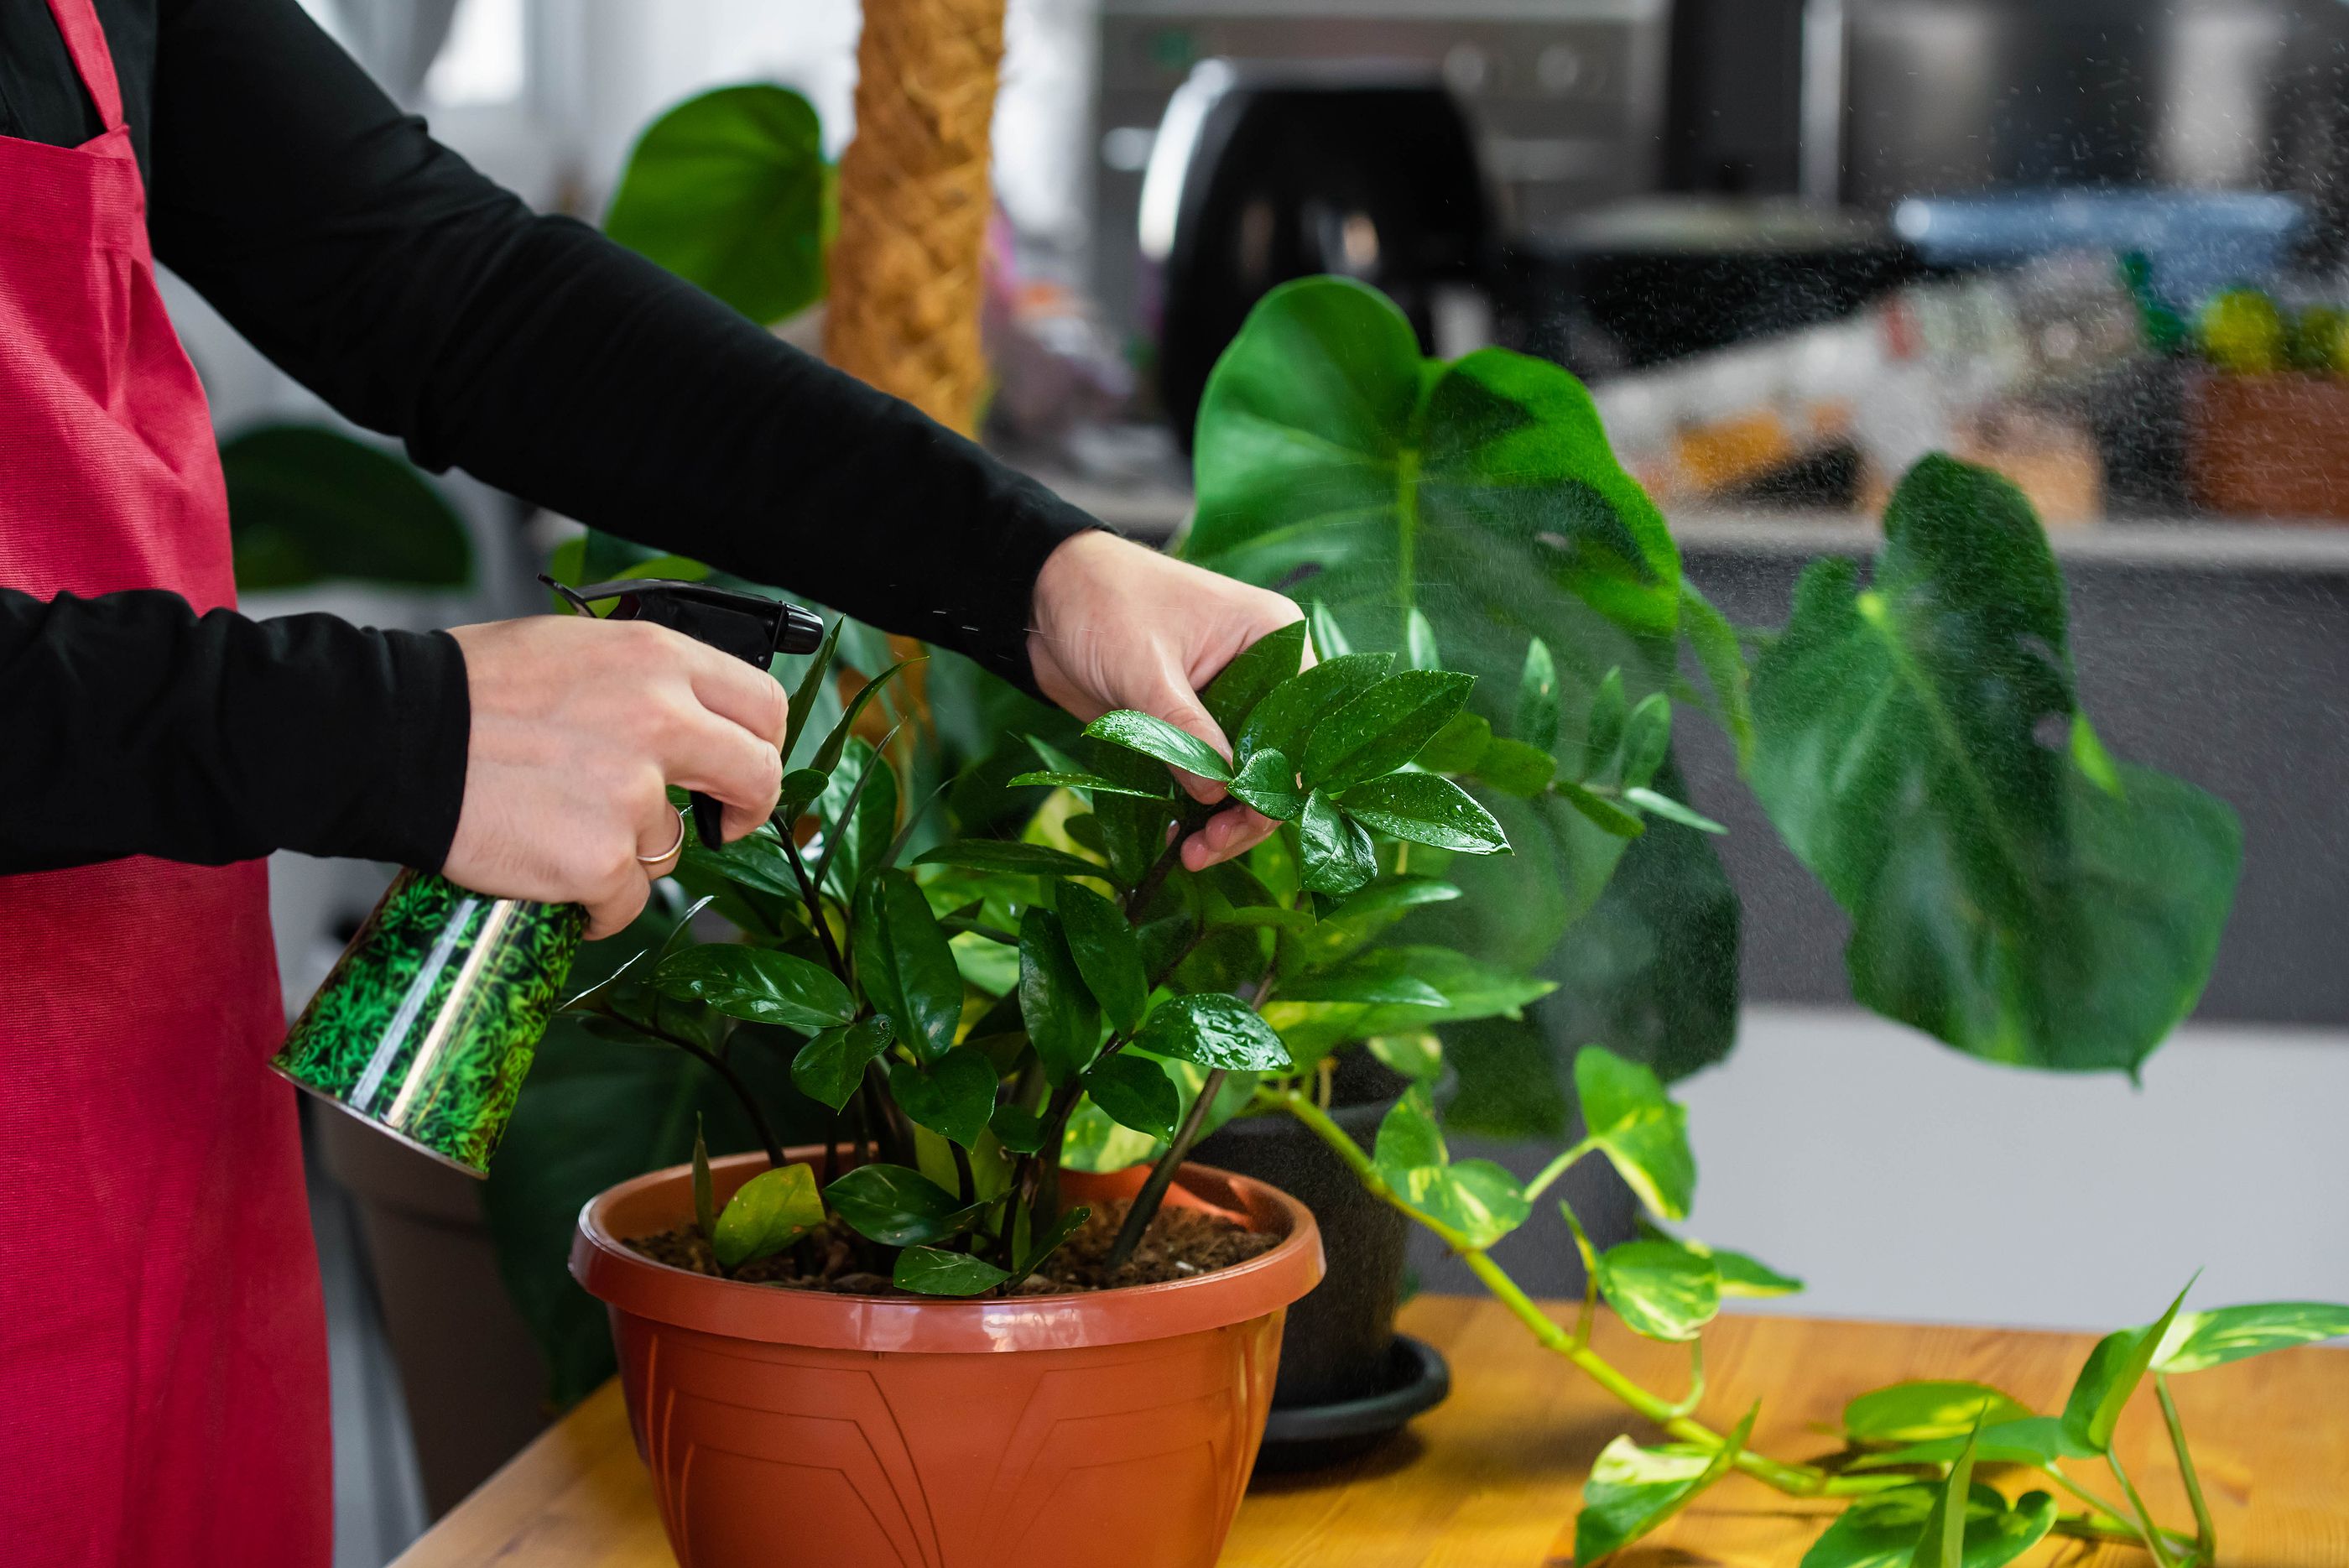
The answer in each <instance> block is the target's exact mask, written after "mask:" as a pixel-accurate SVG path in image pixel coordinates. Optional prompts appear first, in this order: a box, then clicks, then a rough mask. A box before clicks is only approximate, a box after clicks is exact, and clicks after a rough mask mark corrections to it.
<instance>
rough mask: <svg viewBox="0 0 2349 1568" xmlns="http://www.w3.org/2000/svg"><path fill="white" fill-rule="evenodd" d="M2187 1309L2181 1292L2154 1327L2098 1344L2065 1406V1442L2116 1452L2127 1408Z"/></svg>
mask: <svg viewBox="0 0 2349 1568" xmlns="http://www.w3.org/2000/svg"><path fill="white" fill-rule="evenodd" d="M2193 1288H2194V1287H2193V1282H2192V1281H2190V1280H2189V1281H2188V1282H2187V1290H2191V1289H2193ZM2185 1303H2186V1291H2179V1292H2178V1296H2177V1299H2176V1300H2174V1301H2172V1302H2171V1303H2169V1310H2168V1312H2165V1313H2163V1314H2161V1315H2160V1316H2159V1317H2158V1318H2156V1319H2155V1320H2154V1321H2153V1322H2152V1323H2151V1324H2147V1326H2145V1327H2143V1328H2124V1329H2120V1330H2117V1331H2116V1332H2115V1333H2112V1334H2106V1335H2105V1337H2104V1338H2102V1339H2100V1340H2098V1341H2097V1342H2096V1348H2095V1349H2094V1350H2092V1351H2090V1352H2089V1353H2088V1361H2087V1365H2086V1366H2083V1367H2081V1368H2080V1376H2078V1378H2076V1379H2075V1381H2074V1382H2073V1384H2072V1393H2071V1396H2070V1397H2068V1398H2066V1399H2065V1400H2064V1437H2065V1438H2068V1439H2070V1440H2071V1441H2072V1442H2075V1443H2077V1444H2079V1445H2080V1446H2081V1447H2083V1448H2085V1449H2092V1450H2094V1451H2095V1452H2096V1453H2099V1454H2101V1453H2106V1452H2107V1451H2109V1450H2110V1449H2111V1448H2112V1444H2113V1428H2114V1427H2116V1425H2118V1424H2119V1421H2120V1418H2121V1409H2122V1407H2124V1406H2126V1405H2127V1403H2128V1401H2129V1396H2130V1395H2132V1394H2134V1393H2136V1392H2137V1384H2138V1383H2139V1382H2141V1381H2143V1380H2144V1377H2145V1375H2146V1371H2147V1368H2148V1367H2150V1366H2152V1365H2153V1357H2154V1352H2156V1351H2157V1350H2158V1349H2160V1348H2161V1342H2162V1339H2163V1336H2165V1335H2166V1334H2168V1332H2169V1326H2170V1324H2172V1323H2173V1322H2175V1321H2176V1319H2177V1317H2178V1308H2179V1307H2181V1306H2183V1305H2184V1304H2185Z"/></svg>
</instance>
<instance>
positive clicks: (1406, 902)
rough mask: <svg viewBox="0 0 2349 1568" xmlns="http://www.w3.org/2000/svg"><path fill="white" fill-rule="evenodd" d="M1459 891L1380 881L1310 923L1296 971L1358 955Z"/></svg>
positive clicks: (1442, 885)
mask: <svg viewBox="0 0 2349 1568" xmlns="http://www.w3.org/2000/svg"><path fill="white" fill-rule="evenodd" d="M1459 897H1460V889H1459V888H1457V887H1454V885H1453V884H1452V883H1449V882H1439V881H1437V880H1435V879H1434V878H1433V877H1380V878H1379V879H1378V880H1376V881H1374V882H1372V883H1371V884H1370V885H1369V886H1368V887H1365V888H1361V889H1360V890H1359V891H1356V892H1354V893H1351V894H1349V895H1348V896H1347V897H1346V898H1345V899H1344V900H1343V901H1342V902H1341V903H1340V904H1339V905H1338V907H1337V908H1335V909H1331V910H1330V912H1329V913H1328V914H1326V915H1324V916H1322V917H1321V919H1319V921H1316V922H1314V924H1313V927H1312V929H1311V930H1309V932H1307V933H1306V935H1305V938H1304V940H1303V941H1302V942H1300V943H1299V954H1298V959H1299V961H1298V964H1297V968H1299V970H1302V971H1311V970H1315V969H1320V968H1325V967H1327V966H1328V965H1330V964H1333V963H1336V962H1337V961H1339V960H1340V959H1342V958H1345V957H1347V956H1348V955H1349V954H1351V953H1354V952H1357V951H1359V950H1361V948H1362V947H1363V946H1365V945H1366V944H1367V943H1369V942H1371V941H1372V940H1375V939H1376V938H1378V937H1379V936H1381V935H1382V934H1384V933H1385V932H1386V931H1388V930H1390V929H1392V928H1393V927H1394V925H1395V923H1396V922H1397V921H1399V920H1401V919H1402V918H1403V917H1404V916H1405V915H1408V914H1409V913H1411V911H1412V910H1413V909H1422V908H1424V907H1425V906H1427V905H1430V904H1444V903H1449V902H1451V901H1452V900H1453V899H1454V898H1459Z"/></svg>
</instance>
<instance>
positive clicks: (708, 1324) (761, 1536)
mask: <svg viewBox="0 0 2349 1568" xmlns="http://www.w3.org/2000/svg"><path fill="white" fill-rule="evenodd" d="M818 1153H820V1151H818V1150H812V1149H793V1150H792V1151H791V1156H792V1158H795V1159H804V1158H814V1157H815V1156H816V1155H817V1154H818ZM765 1167H766V1159H765V1158H764V1157H763V1156H761V1155H755V1154H753V1155H741V1156H737V1157H734V1158H729V1159H725V1160H720V1161H718V1162H717V1163H716V1165H715V1167H714V1171H713V1174H714V1176H715V1179H716V1186H717V1190H718V1196H719V1201H720V1202H723V1201H724V1200H725V1199H726V1198H727V1197H728V1196H730V1194H731V1193H732V1191H733V1189H735V1188H737V1187H739V1186H740V1185H741V1184H742V1183H743V1182H745V1181H747V1180H749V1179H750V1178H751V1177H752V1176H755V1175H756V1174H758V1172H759V1171H761V1170H762V1169H764V1168H765ZM1143 1174H1144V1173H1143V1171H1141V1170H1138V1169H1137V1170H1131V1171H1123V1172H1120V1173H1118V1174H1117V1175H1114V1176H1100V1177H1096V1176H1085V1175H1082V1174H1080V1173H1078V1172H1074V1171H1071V1172H1069V1173H1067V1174H1066V1175H1065V1176H1064V1177H1063V1179H1062V1193H1063V1196H1064V1198H1065V1199H1067V1200H1069V1201H1072V1202H1086V1201H1099V1200H1101V1199H1111V1198H1120V1197H1124V1196H1126V1195H1128V1194H1130V1193H1132V1192H1133V1190H1134V1189H1137V1188H1138V1187H1139V1186H1140V1185H1141V1183H1142V1179H1143ZM1167 1201H1169V1202H1170V1203H1177V1204H1183V1205H1186V1206H1191V1207H1196V1208H1203V1209H1210V1210H1221V1211H1223V1212H1226V1213H1228V1214H1230V1215H1231V1216H1233V1217H1234V1218H1235V1219H1238V1220H1242V1221H1243V1222H1245V1223H1247V1224H1248V1225H1250V1226H1252V1227H1254V1228H1256V1229H1258V1230H1263V1231H1273V1232H1274V1233H1276V1234H1278V1235H1279V1236H1280V1237H1281V1238H1282V1241H1281V1242H1280V1244H1279V1245H1278V1246H1277V1247H1275V1248H1273V1249H1272V1250H1271V1251H1268V1252H1266V1253H1264V1254H1262V1255H1261V1256H1258V1257H1256V1258H1252V1259H1250V1260H1249V1261H1248V1262H1245V1263H1241V1264H1238V1265H1237V1266H1235V1267H1232V1268H1228V1269H1223V1270H1218V1271H1217V1272H1214V1273H1211V1274H1202V1275H1200V1276H1199V1277H1198V1278H1196V1279H1190V1280H1181V1281H1176V1282H1172V1283H1168V1284H1162V1285H1144V1286H1138V1287H1135V1288H1133V1289H1130V1290H1121V1291H1102V1292H1094V1293H1087V1294H1079V1295H1062V1296H1025V1297H1019V1298H1017V1299H1013V1300H1004V1301H977V1302H959V1301H939V1300H923V1299H920V1298H913V1297H905V1296H850V1295H828V1294H824V1293H819V1292H812V1291H790V1290H779V1289H777V1288H775V1287H773V1286H771V1285H754V1284H741V1283H737V1282H733V1281H730V1280H717V1279H711V1278H709V1277H708V1276H706V1275H701V1274H693V1273H688V1272H684V1271H682V1270H678V1269H672V1268H668V1267H667V1266H665V1265H662V1264H659V1263H656V1262H652V1261H651V1260H650V1259H648V1258H646V1257H644V1256H642V1255H641V1254H639V1253H636V1252H635V1251H630V1250H629V1249H628V1248H627V1247H626V1246H625V1245H624V1244H623V1243H622V1242H621V1241H620V1238H622V1237H625V1236H643V1235H648V1234H651V1233H654V1232H657V1231H662V1230H666V1229H667V1228H669V1227H672V1226H675V1225H678V1224H681V1223H683V1222H684V1221H685V1220H686V1219H687V1218H688V1216H689V1215H690V1214H691V1213H692V1193H691V1173H690V1172H689V1170H688V1168H686V1167H683V1166H678V1167H676V1168H672V1169H669V1170H665V1171H659V1172H657V1173H655V1174H653V1175H651V1176H645V1177H639V1178H637V1179H636V1180H634V1181H629V1182H624V1183H622V1184H621V1185H620V1186H618V1187H615V1188H613V1189H611V1190H609V1191H607V1192H605V1194H603V1196H601V1197H599V1198H597V1199H595V1201H593V1202H591V1203H590V1204H588V1205H587V1207H586V1209H585V1210H583V1211H582V1212H581V1214H580V1216H579V1234H578V1236H577V1237H576V1239H575V1240H574V1242H573V1244H572V1251H571V1272H572V1273H573V1274H574V1276H575V1277H576V1278H577V1279H578V1280H579V1282H580V1283H581V1284H583V1285H585V1287H586V1288H587V1289H588V1290H589V1291H590V1292H591V1293H594V1294H595V1296H597V1297H598V1298H600V1299H601V1300H602V1301H603V1302H604V1303H605V1304H606V1305H607V1306H608V1307H609V1308H610V1310H611V1316H612V1334H613V1338H614V1341H615V1342H616V1344H617V1345H618V1347H619V1353H620V1376H621V1378H622V1381H623V1384H624V1386H625V1387H626V1394H627V1399H628V1415H629V1419H630V1421H631V1423H632V1424H633V1426H634V1427H635V1429H636V1447H637V1449H638V1451H639V1452H640V1453H642V1454H643V1456H644V1458H645V1462H646V1463H647V1465H648V1466H649V1467H650V1468H651V1469H652V1472H653V1481H654V1487H655V1490H656V1492H657V1496H658V1498H659V1501H660V1508H661V1517H662V1520H663V1521H664V1522H665V1523H666V1524H667V1529H668V1538H669V1545H670V1547H671V1549H672V1550H673V1551H675V1552H676V1553H677V1559H678V1563H681V1564H683V1568H753V1565H756V1568H768V1565H770V1564H772V1563H779V1562H792V1563H823V1564H825V1568H998V1565H1000V1568H1014V1565H1016V1568H1096V1565H1098V1564H1101V1563H1118V1564H1120V1565H1121V1568H1208V1565H1209V1564H1212V1563H1214V1562H1215V1560H1216V1553H1217V1552H1220V1551H1221V1549H1222V1547H1223V1542H1224V1536H1225V1533H1226V1532H1227V1531H1228V1530H1229V1529H1230V1528H1231V1522H1232V1515H1233V1513H1234V1512H1235V1511H1237V1508H1238V1507H1239V1501H1240V1491H1241V1490H1242V1488H1243V1487H1244V1486H1245V1485H1246V1484H1247V1475H1248V1469H1249V1467H1250V1466H1251V1464H1253V1462H1254V1461H1255V1458H1256V1450H1257V1442H1258V1440H1259V1439H1260V1438H1261V1437H1262V1435H1263V1430H1264V1421H1265V1414H1266V1411H1267V1410H1268V1407H1269V1406H1270V1404H1271V1399H1272V1386H1273V1379H1274V1376H1275V1375H1276V1372H1277V1369H1278V1364H1279V1358H1280V1332H1281V1324H1282V1321H1283V1319H1284V1317H1285V1316H1286V1314H1287V1309H1288V1303H1291V1302H1293V1301H1295V1300H1297V1299H1298V1298H1299V1296H1301V1295H1303V1294H1304V1293H1306V1292H1307V1291H1309V1290H1310V1289H1312V1288H1313V1285H1314V1283H1315V1282H1317V1281H1318V1280H1319V1279H1320V1277H1321V1267H1322V1262H1321V1240H1320V1234H1319V1231H1318V1230H1317V1229H1316V1228H1315V1225H1314V1222H1313V1216H1312V1215H1311V1213H1310V1212H1309V1211H1308V1210H1306V1209H1305V1207H1304V1206H1303V1205H1302V1204H1300V1203H1299V1202H1298V1201H1297V1200H1296V1199H1292V1198H1290V1197H1288V1195H1286V1194H1285V1193H1282V1192H1280V1191H1278V1190H1277V1189H1273V1188H1271V1187H1268V1186H1266V1185H1265V1184H1264V1183H1262V1182H1258V1181H1251V1180H1249V1179H1247V1178H1244V1177H1236V1176H1232V1175H1230V1174H1228V1173H1226V1172H1225V1171H1220V1170H1216V1169H1213V1168H1208V1167H1206V1166H1196V1165H1193V1166H1185V1168H1184V1169H1183V1172H1182V1176H1181V1179H1179V1180H1177V1181H1176V1183H1175V1184H1174V1188H1173V1189H1172V1190H1170V1192H1169V1193H1168V1196H1167Z"/></svg>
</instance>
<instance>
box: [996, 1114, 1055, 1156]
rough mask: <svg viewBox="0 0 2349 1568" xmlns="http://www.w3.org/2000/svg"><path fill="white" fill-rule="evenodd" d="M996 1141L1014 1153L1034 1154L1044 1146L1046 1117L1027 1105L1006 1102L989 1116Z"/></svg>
mask: <svg viewBox="0 0 2349 1568" xmlns="http://www.w3.org/2000/svg"><path fill="white" fill-rule="evenodd" d="M987 1129H988V1131H989V1132H991V1133H993V1134H994V1135H995V1141H996V1142H998V1143H999V1144H1001V1145H1002V1146H1003V1147H1006V1148H1008V1149H1009V1150H1010V1151H1011V1152H1012V1153H1014V1154H1034V1153H1035V1152H1036V1151H1037V1150H1038V1149H1040V1148H1042V1147H1044V1118H1043V1117H1041V1116H1038V1115H1037V1114H1036V1113H1035V1112H1034V1111H1031V1110H1030V1109H1029V1108H1028V1107H1027V1106H1016V1105H1011V1104H1008V1103H1007V1104H1004V1105H1000V1106H996V1107H995V1114H994V1115H993V1116H989V1117H988V1121H987Z"/></svg>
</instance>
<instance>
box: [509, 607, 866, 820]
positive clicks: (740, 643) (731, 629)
mask: <svg viewBox="0 0 2349 1568" xmlns="http://www.w3.org/2000/svg"><path fill="white" fill-rule="evenodd" d="M538 580H539V581H540V582H542V583H544V584H545V585H546V586H547V587H550V588H553V589H554V591H555V592H556V593H558V594H560V595H562V596H563V597H564V600H565V601H566V602H568V603H569V604H570V606H571V607H572V608H573V609H575V610H577V611H578V612H579V613H580V614H582V615H594V614H595V606H596V605H598V604H600V603H602V602H603V601H604V600H605V599H617V600H618V601H619V603H617V604H616V605H614V606H613V607H612V613H611V615H610V616H608V617H607V619H611V620H648V621H650V622H652V623H653V624H654V625H655V626H665V627H667V628H670V629H671V630H673V631H681V632H683V633H685V635H686V636H688V637H689V638H691V639H693V640H694V641H696V642H699V643H705V644H707V645H708V646H709V647H711V648H714V649H718V650H719V652H720V653H730V654H732V655H733V656H734V657H735V658H737V659H741V660H742V661H743V662H744V663H746V664H755V665H757V666H758V667H759V668H760V669H761V670H764V669H767V668H768V667H769V666H770V665H771V663H772V662H773V661H774V657H775V655H776V654H778V653H813V652H814V651H815V650H816V649H817V648H818V647H820V646H822V644H823V620H822V619H821V618H819V617H818V616H817V615H816V613H815V612H814V611H813V610H812V609H808V608H806V607H802V606H800V605H794V604H786V603H784V602H783V601H782V600H781V599H771V598H769V597H766V596H765V595H763V594H744V593H736V592H735V591H733V590H732V589H730V588H713V587H710V586H709V584H707V583H684V582H678V581H676V580H674V579H672V578H667V577H623V578H621V579H620V580H619V581H617V582H612V583H590V584H588V585H587V586H586V587H581V588H574V587H568V586H566V585H564V584H563V583H558V582H556V581H555V580H554V578H553V577H549V576H540V578H539V579H538ZM719 810H720V807H719V804H718V803H717V802H716V801H714V800H711V799H710V798H709V797H708V796H707V795H703V794H695V795H694V796H693V821H694V826H696V827H697V828H698V830H699V832H700V834H701V842H702V844H703V846H705V847H708V848H710V849H716V848H719V847H720V846H722V845H723V844H724V842H725V840H724V839H722V838H720V837H719Z"/></svg>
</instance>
